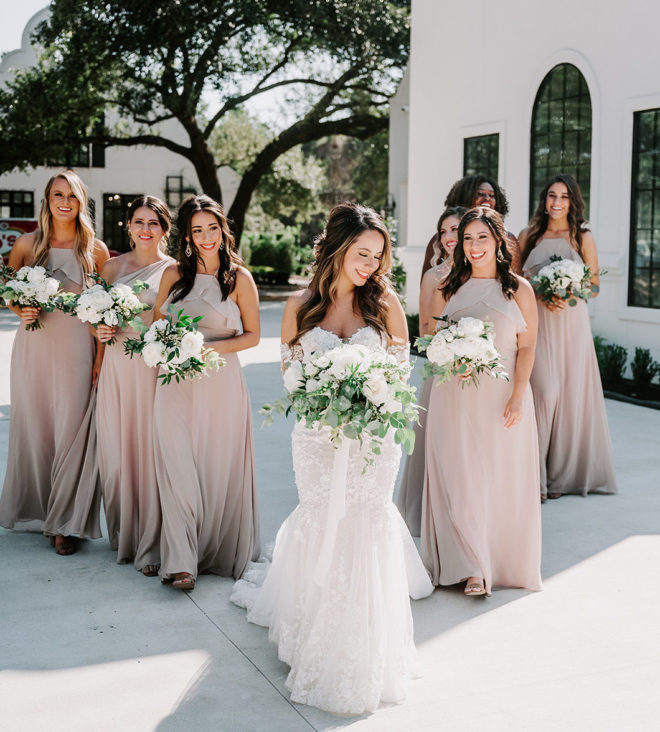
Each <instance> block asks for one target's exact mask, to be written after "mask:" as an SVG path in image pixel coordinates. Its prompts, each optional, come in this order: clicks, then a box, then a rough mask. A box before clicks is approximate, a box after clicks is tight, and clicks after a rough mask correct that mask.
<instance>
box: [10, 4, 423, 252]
mask: <svg viewBox="0 0 660 732" xmlns="http://www.w3.org/2000/svg"><path fill="white" fill-rule="evenodd" d="M50 10H51V15H50V17H49V19H48V20H47V21H45V22H44V23H43V24H42V25H41V26H40V27H39V28H38V30H37V33H36V38H35V40H36V42H37V45H38V48H39V49H40V58H39V61H38V63H37V65H36V66H35V67H33V68H29V69H22V70H19V71H18V72H16V73H15V75H14V77H13V78H12V79H11V80H10V82H9V83H8V85H7V86H6V87H5V88H3V89H2V90H0V138H1V139H2V140H3V157H2V160H1V161H0V171H8V170H11V169H12V168H14V167H26V166H29V165H39V164H41V163H42V161H43V160H47V159H52V158H58V157H61V154H62V151H63V150H66V149H67V148H70V147H75V146H76V145H80V144H81V143H90V142H95V143H98V144H102V145H106V146H117V145H122V146H135V145H143V146H153V147H157V148H161V149H162V148H166V149H168V150H170V151H172V152H174V153H176V154H178V155H181V156H183V157H184V158H186V159H188V160H189V161H190V162H191V163H192V164H193V166H194V167H195V170H196V173H197V177H198V179H199V182H200V185H201V187H202V189H203V190H204V192H206V193H208V194H209V195H211V196H213V197H214V198H217V199H218V200H221V199H222V191H221V189H220V184H219V181H218V177H217V166H218V163H219V162H222V160H220V161H219V160H218V159H216V157H215V155H214V151H215V146H214V144H212V143H211V138H212V136H213V134H214V131H215V130H216V128H217V127H218V125H219V124H220V123H221V121H223V120H226V119H227V118H228V115H229V114H230V113H232V112H234V111H235V110H240V109H243V108H244V107H245V104H246V103H247V102H248V101H249V100H251V99H255V98H257V97H260V95H263V94H271V95H272V94H279V95H280V98H281V101H282V104H283V106H284V108H285V110H286V115H285V118H286V121H285V123H284V125H283V129H281V130H277V131H274V132H270V134H268V135H266V134H263V136H262V139H261V140H256V139H254V138H252V139H251V140H250V142H249V144H245V145H244V146H242V147H241V146H240V145H239V146H238V147H237V148H236V152H232V153H231V155H232V156H234V157H237V158H245V160H246V161H247V160H248V158H252V160H251V162H246V164H245V166H243V170H242V173H241V175H242V179H241V182H240V185H239V189H238V191H237V195H236V197H235V199H234V203H233V205H232V207H231V209H230V211H229V214H230V218H231V219H232V221H233V226H234V231H235V233H236V234H237V238H238V239H240V234H241V232H242V229H243V223H244V219H245V215H246V211H247V209H248V207H249V204H250V201H251V198H252V195H253V194H254V192H255V190H256V189H257V187H258V186H259V183H260V181H261V180H262V178H263V177H264V176H266V175H267V174H269V172H270V171H271V170H272V167H273V164H274V163H275V161H276V160H277V159H278V158H279V157H280V156H281V155H283V154H284V153H286V152H288V151H289V150H293V149H294V148H296V147H298V146H299V145H302V144H304V143H309V142H311V141H313V140H318V139H321V138H323V137H327V136H328V135H340V134H344V135H349V136H351V137H356V138H359V139H367V138H369V137H371V136H372V135H374V134H375V133H377V132H379V131H381V130H384V129H386V128H387V113H388V107H387V103H388V100H389V98H390V97H391V96H392V94H394V92H395V91H396V87H397V84H398V82H399V80H400V78H401V74H402V69H403V66H404V65H405V63H406V61H407V55H408V44H409V0H351V2H347V1H346V0H225V1H224V2H222V3H219V2H217V1H216V0H185V2H184V1H183V0H163V1H162V2H158V3H129V2H126V0H52V2H51V4H50ZM164 122H168V125H167V126H163V125H162V123H164ZM172 123H173V124H172ZM235 132H236V130H235V128H232V127H231V126H230V127H229V128H228V129H226V130H224V131H223V132H221V133H220V134H219V135H218V138H217V139H216V141H215V144H216V145H219V146H220V149H225V150H226V149H228V148H229V149H233V147H234V145H233V141H235V139H236V136H235ZM241 144H242V143H241ZM239 167H241V166H239ZM280 192H281V191H280ZM287 193H288V194H291V195H292V196H295V195H296V191H295V190H294V189H293V188H292V189H291V190H289V191H287Z"/></svg>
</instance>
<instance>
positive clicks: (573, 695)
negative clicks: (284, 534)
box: [0, 302, 660, 732]
mask: <svg viewBox="0 0 660 732" xmlns="http://www.w3.org/2000/svg"><path fill="white" fill-rule="evenodd" d="M282 309H283V306H282V303H278V302H267V303H264V304H263V305H262V325H263V332H264V338H263V340H262V343H261V345H260V346H259V347H258V348H257V349H253V350H252V351H249V352H247V353H245V354H243V357H242V360H243V363H244V367H245V373H246V376H247V379H248V382H249V387H250V393H251V396H252V406H253V414H254V421H255V439H256V451H257V476H258V481H259V484H258V485H259V494H260V514H261V524H262V541H263V543H267V542H270V541H272V540H273V539H274V536H275V532H276V530H277V528H278V526H279V525H280V523H281V522H282V520H283V519H284V518H285V517H286V515H287V514H288V513H289V512H290V511H291V510H292V509H293V507H294V506H295V503H296V492H295V488H294V484H293V473H292V468H291V455H290V442H289V433H290V429H291V426H292V425H291V423H287V422H286V421H285V420H283V419H280V420H276V421H275V424H274V425H273V427H271V428H268V429H265V430H262V429H260V428H259V425H260V421H261V420H260V418H259V416H258V414H257V410H258V408H259V406H260V405H261V404H262V403H263V402H264V401H268V400H270V399H273V398H275V397H276V396H278V395H279V394H280V392H281V380H280V374H279V319H280V317H281V313H282ZM16 322H17V321H16V318H14V316H12V315H11V314H10V313H8V312H7V311H2V310H0V473H1V474H2V475H4V466H5V461H6V452H7V436H8V413H9V407H8V403H9V354H10V350H11V342H12V339H13V335H14V331H15V328H16ZM417 378H419V375H418V374H417ZM607 411H608V415H609V419H610V427H611V430H612V438H613V443H614V453H615V461H616V467H617V475H618V478H619V491H620V492H619V495H617V496H590V497H588V498H579V497H571V496H569V497H564V498H562V499H561V500H559V501H551V502H548V503H547V504H546V505H545V506H544V507H543V528H544V537H543V545H544V559H543V577H544V583H545V584H544V587H545V589H544V591H543V592H540V593H527V592H524V591H518V590H504V591H497V592H495V594H494V595H493V597H491V598H489V599H483V598H479V599H475V598H465V597H463V595H462V594H461V593H460V592H458V591H453V590H441V591H436V592H434V593H433V595H432V596H431V597H430V598H428V599H426V600H421V601H419V602H415V603H413V613H414V618H415V635H416V639H417V644H418V648H419V652H420V660H421V667H422V673H423V676H422V678H420V679H419V680H417V681H414V682H413V683H412V684H411V687H410V692H409V696H408V699H407V701H406V703H405V704H403V705H400V706H389V707H382V708H381V709H379V710H378V711H377V712H376V713H375V714H372V715H370V716H365V717H359V718H346V717H335V716H332V715H328V714H325V713H323V712H320V711H318V710H315V709H313V708H310V707H305V706H299V705H295V704H291V703H290V702H289V701H288V695H287V693H286V690H285V688H284V680H285V678H286V673H287V667H286V666H285V665H284V664H282V663H280V662H279V661H278V660H277V655H276V652H275V649H274V647H273V646H272V645H270V644H269V643H268V639H267V631H266V630H265V629H263V628H259V627H256V626H253V625H250V624H248V623H247V622H246V621H245V615H244V612H243V611H242V610H240V609H238V608H236V607H234V606H233V605H231V604H230V603H229V599H228V598H229V594H230V591H231V586H232V582H231V580H228V579H223V578H219V577H213V576H202V577H200V578H199V580H198V584H197V587H196V589H195V590H194V592H192V593H191V594H190V595H186V594H184V593H179V592H176V591H174V590H173V589H172V588H171V587H166V586H161V584H160V583H159V582H158V580H157V579H155V578H145V577H143V576H142V575H140V574H138V573H137V572H136V571H135V570H134V569H133V567H132V566H131V565H117V564H116V563H115V561H114V558H113V554H112V553H111V552H110V550H109V547H108V544H107V542H106V540H105V539H103V540H99V541H96V542H85V543H84V545H83V547H82V549H81V550H80V551H79V552H78V553H77V554H75V555H74V556H72V557H59V556H57V555H56V554H55V553H54V552H53V550H52V549H50V547H49V546H48V543H47V541H46V539H44V538H43V537H41V536H40V535H38V534H18V533H17V534H12V533H11V532H8V531H5V530H3V529H0V557H1V561H0V729H2V730H7V731H8V732H15V731H19V730H21V731H22V730H29V731H30V732H32V731H41V730H48V731H49V732H59V731H60V730H62V731H64V730H66V732H78V731H79V730H80V731H83V730H84V731H85V732H88V731H89V730H94V731H95V732H97V731H98V732H106V731H114V730H121V731H122V732H130V731H132V730H139V731H144V730H162V731H168V732H169V731H172V732H174V731H176V732H189V731H191V732H192V731H195V732H197V731H198V730H199V731H203V732H205V731H206V730H213V731H214V732H215V731H217V730H223V731H224V730H227V731H232V732H233V731H234V730H236V731H243V730H246V731H248V730H250V731H251V730H264V731H268V732H275V731H280V730H281V731H282V732H297V731H298V730H301V731H303V730H332V729H343V728H350V729H351V731H353V730H355V732H363V731H365V732H366V731H367V730H369V731H373V730H377V731H378V732H380V731H382V730H392V731H396V732H399V731H401V732H404V731H405V732H407V731H408V730H447V731H449V732H463V731H466V732H467V731H472V730H475V731H476V730H485V729H488V730H506V731H507V732H510V731H512V730H513V731H517V730H530V731H533V732H539V731H546V730H547V731H548V732H550V731H552V732H557V731H558V730H562V731H563V730H570V731H573V730H580V731H583V730H584V731H591V730H598V731H599V732H601V731H603V730H606V731H610V730H611V731H612V732H621V731H623V730H630V731H633V730H635V732H638V731H640V730H656V729H658V728H659V725H660V695H659V693H658V688H659V687H660V623H659V622H658V621H659V619H660V610H658V608H659V607H660V583H659V582H658V567H660V536H659V535H658V533H659V529H660V411H653V410H650V409H644V408H642V407H635V406H631V405H627V404H621V403H618V402H611V401H608V403H607Z"/></svg>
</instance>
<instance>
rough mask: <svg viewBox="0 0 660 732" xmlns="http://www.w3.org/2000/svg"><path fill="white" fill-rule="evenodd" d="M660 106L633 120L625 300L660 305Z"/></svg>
mask: <svg viewBox="0 0 660 732" xmlns="http://www.w3.org/2000/svg"><path fill="white" fill-rule="evenodd" d="M659 125H660V109H650V110H645V111H643V112H636V113H635V116H634V120H633V151H632V153H633V175H632V191H631V207H630V216H631V226H630V255H629V256H630V267H629V271H630V279H629V282H628V304H629V305H635V306H637V307H646V308H660V146H659V144H658V142H659V140H658V137H659V130H660V127H659Z"/></svg>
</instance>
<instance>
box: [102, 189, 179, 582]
mask: <svg viewBox="0 0 660 732" xmlns="http://www.w3.org/2000/svg"><path fill="white" fill-rule="evenodd" d="M171 225H172V219H171V215H170V212H169V209H168V208H167V206H166V205H165V204H164V203H163V202H162V201H161V200H160V199H158V198H155V197H154V196H139V197H138V198H136V199H135V200H134V201H132V202H131V204H130V206H129V208H128V221H127V224H126V230H127V231H128V236H129V239H130V243H131V247H132V251H130V252H128V253H127V254H122V255H121V256H119V257H115V258H114V259H110V260H108V262H106V265H105V267H104V268H103V272H102V273H101V274H102V275H103V278H104V279H105V280H106V281H107V282H109V283H113V284H119V283H121V284H124V285H128V286H129V287H131V286H132V285H134V284H135V282H136V281H138V280H139V281H141V282H145V283H146V284H147V285H149V287H148V289H144V290H142V291H140V293H139V294H138V297H139V299H140V300H141V301H142V302H144V303H147V304H148V305H150V306H151V308H152V309H151V310H145V311H144V312H143V313H142V314H141V315H140V318H141V319H142V321H143V322H144V323H145V324H146V325H151V322H152V320H153V312H154V311H153V307H154V305H155V303H156V297H157V295H158V289H159V287H160V280H161V277H162V276H163V272H164V271H165V269H166V268H167V266H168V265H170V264H172V263H173V262H174V260H173V259H172V257H168V256H167V255H166V254H164V253H163V252H162V251H161V247H164V244H165V243H166V241H167V234H168V232H169V230H170V228H171ZM117 330H118V329H117V328H116V327H109V326H107V325H100V326H98V328H97V331H96V334H97V338H98V340H99V341H100V342H101V343H105V342H106V341H108V340H110V339H111V338H112V337H115V338H116V342H115V343H113V344H112V345H111V346H101V347H100V348H99V349H98V354H97V362H98V363H99V364H100V363H102V364H103V367H102V368H101V369H100V372H101V375H100V377H99V386H98V397H97V400H98V401H97V409H96V430H97V435H98V457H99V473H100V477H101V488H102V491H103V505H104V507H105V516H106V520H107V524H108V535H109V538H110V546H111V547H112V549H113V550H115V551H117V562H119V563H123V562H130V561H133V562H134V564H135V568H136V569H137V570H138V571H141V572H142V574H144V575H146V576H147V577H155V576H156V575H157V574H158V568H159V567H160V525H161V514H160V498H159V495H158V483H157V481H156V464H155V462H154V448H153V411H154V398H155V395H156V383H157V378H158V374H157V372H156V370H155V369H151V368H149V367H148V366H147V365H146V364H145V363H144V361H143V360H142V359H141V358H132V359H129V358H128V357H127V356H126V355H125V354H124V341H125V340H126V339H127V338H135V337H136V336H137V333H136V332H135V331H134V330H133V329H132V328H131V327H130V326H126V327H125V328H124V329H123V330H122V331H121V332H117Z"/></svg>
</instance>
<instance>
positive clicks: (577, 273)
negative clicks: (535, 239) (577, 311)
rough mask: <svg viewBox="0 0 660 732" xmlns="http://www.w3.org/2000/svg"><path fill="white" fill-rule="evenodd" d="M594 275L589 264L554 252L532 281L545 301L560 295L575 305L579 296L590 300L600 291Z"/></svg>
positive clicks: (550, 300) (571, 304)
mask: <svg viewBox="0 0 660 732" xmlns="http://www.w3.org/2000/svg"><path fill="white" fill-rule="evenodd" d="M601 274H602V273H601ZM592 276H593V273H592V271H591V268H590V267H589V266H588V265H586V264H582V263H580V262H576V261H575V260H573V259H562V258H561V257H560V256H558V255H557V254H553V255H552V256H551V257H550V264H546V265H545V267H542V268H541V269H540V270H539V271H538V273H537V274H536V275H535V276H534V277H532V279H531V283H532V287H533V288H534V290H535V291H536V293H537V294H538V295H539V296H540V298H541V300H543V302H552V301H553V299H554V298H555V297H560V298H561V299H562V300H568V304H569V305H570V306H571V307H574V306H575V305H577V298H581V299H582V300H588V299H589V298H590V297H593V296H594V295H595V294H596V293H597V292H598V290H599V287H598V285H592V284H591V278H592Z"/></svg>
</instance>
